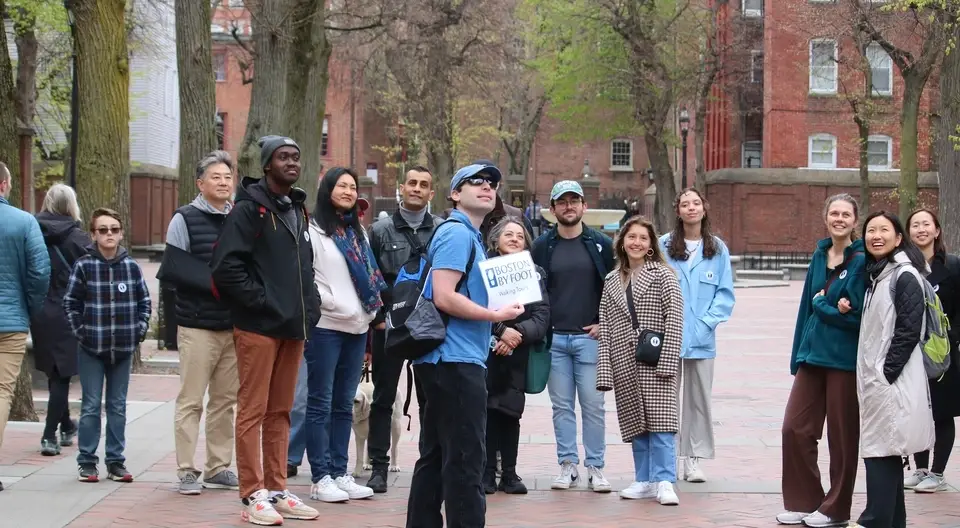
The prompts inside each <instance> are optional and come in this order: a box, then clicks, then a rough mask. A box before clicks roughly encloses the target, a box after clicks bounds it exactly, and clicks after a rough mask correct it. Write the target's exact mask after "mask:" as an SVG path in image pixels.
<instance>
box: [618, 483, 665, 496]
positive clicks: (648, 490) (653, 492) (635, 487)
mask: <svg viewBox="0 0 960 528" xmlns="http://www.w3.org/2000/svg"><path fill="white" fill-rule="evenodd" d="M656 496H657V487H656V486H654V485H653V484H651V483H649V482H634V483H633V484H630V486H628V487H627V488H625V489H622V490H620V498H621V499H653V498H656Z"/></svg>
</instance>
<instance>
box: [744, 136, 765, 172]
mask: <svg viewBox="0 0 960 528" xmlns="http://www.w3.org/2000/svg"><path fill="white" fill-rule="evenodd" d="M747 146H750V147H753V146H756V147H757V148H751V149H750V150H751V151H753V152H759V153H760V165H759V166H757V167H749V168H751V169H762V168H763V141H756V140H754V141H744V142H743V144H742V145H740V166H741V167H743V168H744V169H746V168H748V167H747Z"/></svg>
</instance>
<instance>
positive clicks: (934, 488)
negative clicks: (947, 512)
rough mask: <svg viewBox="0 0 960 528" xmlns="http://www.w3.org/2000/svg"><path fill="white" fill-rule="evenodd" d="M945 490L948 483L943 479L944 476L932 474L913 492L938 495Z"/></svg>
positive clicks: (928, 474)
mask: <svg viewBox="0 0 960 528" xmlns="http://www.w3.org/2000/svg"><path fill="white" fill-rule="evenodd" d="M945 489H947V481H946V480H944V479H943V475H937V474H936V473H933V472H930V473H927V476H926V478H924V479H923V480H921V481H920V483H919V484H917V486H916V487H915V488H913V491H915V492H917V493H936V492H938V491H943V490H945Z"/></svg>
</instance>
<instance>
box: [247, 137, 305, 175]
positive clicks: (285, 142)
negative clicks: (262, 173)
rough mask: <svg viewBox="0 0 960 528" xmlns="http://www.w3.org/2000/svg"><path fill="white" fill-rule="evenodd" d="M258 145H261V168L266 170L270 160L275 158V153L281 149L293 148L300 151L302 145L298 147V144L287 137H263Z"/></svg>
mask: <svg viewBox="0 0 960 528" xmlns="http://www.w3.org/2000/svg"><path fill="white" fill-rule="evenodd" d="M257 145H260V167H261V168H265V167H266V166H267V165H269V164H270V158H272V157H273V153H274V151H276V150H277V149H278V148H280V147H293V148H295V149H297V150H298V151H299V150H300V145H297V142H296V141H294V140H292V139H290V138H288V137H285V136H263V137H262V138H260V139H259V140H258V141H257Z"/></svg>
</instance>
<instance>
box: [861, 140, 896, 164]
mask: <svg viewBox="0 0 960 528" xmlns="http://www.w3.org/2000/svg"><path fill="white" fill-rule="evenodd" d="M892 166H893V140H892V139H891V138H890V137H889V136H870V137H869V138H867V168H869V169H870V170H890V168H891V167H892Z"/></svg>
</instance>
